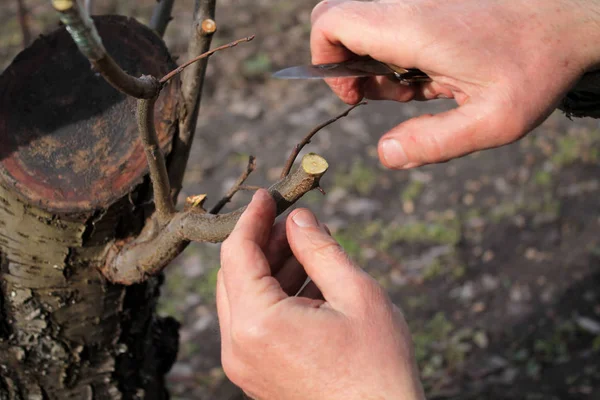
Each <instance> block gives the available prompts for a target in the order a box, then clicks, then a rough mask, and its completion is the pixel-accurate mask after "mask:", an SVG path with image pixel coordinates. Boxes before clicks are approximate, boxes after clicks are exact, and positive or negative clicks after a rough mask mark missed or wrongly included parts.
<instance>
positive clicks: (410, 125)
mask: <svg viewBox="0 0 600 400" xmlns="http://www.w3.org/2000/svg"><path fill="white" fill-rule="evenodd" d="M521 114H522V112H521V110H518V109H516V107H515V106H514V105H511V104H503V105H495V104H494V103H493V102H492V101H487V100H483V99H469V100H468V101H467V102H466V103H465V104H464V105H462V106H460V107H458V108H455V109H453V110H450V111H446V112H443V113H440V114H436V115H422V116H420V117H417V118H413V119H410V120H408V121H406V122H404V123H401V124H400V125H398V126H396V127H395V128H393V129H392V130H391V131H389V132H388V133H386V134H385V135H384V136H383V137H382V138H381V139H380V141H379V146H378V151H379V158H380V160H381V162H382V163H383V164H384V165H385V166H386V167H388V168H394V169H403V168H412V167H416V166H420V165H424V164H430V163H436V162H442V161H447V160H449V159H451V158H455V157H460V156H463V155H466V154H469V153H472V152H474V151H477V150H483V149H488V148H493V147H498V146H501V145H504V144H508V143H511V142H513V141H515V140H517V139H518V138H520V137H521V136H522V135H523V134H525V132H526V130H525V128H524V127H525V126H526V123H525V122H524V119H523V118H522V117H521Z"/></svg>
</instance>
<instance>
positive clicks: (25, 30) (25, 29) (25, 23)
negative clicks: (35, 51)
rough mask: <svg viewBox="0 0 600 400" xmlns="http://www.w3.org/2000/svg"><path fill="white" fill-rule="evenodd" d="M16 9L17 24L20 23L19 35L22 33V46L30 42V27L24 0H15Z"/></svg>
mask: <svg viewBox="0 0 600 400" xmlns="http://www.w3.org/2000/svg"><path fill="white" fill-rule="evenodd" d="M17 9H18V13H19V25H21V35H23V42H22V43H23V48H25V47H27V46H29V43H31V29H29V16H28V15H27V14H28V12H27V7H25V0H17Z"/></svg>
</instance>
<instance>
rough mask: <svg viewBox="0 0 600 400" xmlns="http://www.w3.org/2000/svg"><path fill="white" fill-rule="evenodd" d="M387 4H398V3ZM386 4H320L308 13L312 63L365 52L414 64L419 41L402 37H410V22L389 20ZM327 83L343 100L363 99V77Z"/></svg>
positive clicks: (364, 53)
mask: <svg viewBox="0 0 600 400" xmlns="http://www.w3.org/2000/svg"><path fill="white" fill-rule="evenodd" d="M388 6H389V7H399V6H402V4H401V3H396V4H389V5H388ZM388 6H382V5H381V4H378V3H372V2H359V1H341V2H334V3H332V2H322V3H320V4H319V5H318V6H317V7H315V9H314V10H313V15H312V22H313V26H312V29H311V37H310V47H311V54H312V61H313V64H320V63H331V62H340V61H344V60H347V59H349V58H351V57H352V56H353V55H359V56H365V55H369V56H371V57H373V58H375V59H377V60H380V61H383V62H388V63H394V64H397V65H402V66H403V67H404V68H413V67H416V65H415V61H416V58H415V56H416V55H415V52H414V49H415V48H418V46H419V44H418V43H413V42H414V41H415V40H414V39H413V40H412V41H408V40H406V41H403V40H402V38H405V37H410V36H409V35H408V34H409V33H410V31H411V29H410V27H409V26H408V25H409V22H410V21H391V20H390V18H391V17H390V16H389V15H388V14H391V13H386V10H387V7H388ZM394 15H398V13H397V12H395V13H394ZM406 19H409V17H408V16H407V18H406ZM404 33H406V35H405V34H404ZM391 55H393V57H394V59H393V60H392V59H390V56H391ZM399 60H401V62H398V61H399ZM327 83H328V84H329V86H330V87H331V89H332V90H333V91H334V92H335V93H336V94H337V95H338V96H339V97H340V99H342V100H343V101H345V102H346V103H349V104H355V103H357V102H358V101H360V100H361V99H362V98H363V95H364V93H363V92H364V89H363V83H364V80H360V79H357V78H337V79H331V80H327Z"/></svg>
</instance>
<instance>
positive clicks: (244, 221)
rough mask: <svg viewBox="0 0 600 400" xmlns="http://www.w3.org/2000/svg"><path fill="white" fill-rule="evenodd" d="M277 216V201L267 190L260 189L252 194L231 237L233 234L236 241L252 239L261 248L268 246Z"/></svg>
mask: <svg viewBox="0 0 600 400" xmlns="http://www.w3.org/2000/svg"><path fill="white" fill-rule="evenodd" d="M275 216H276V212H275V201H274V200H273V198H272V197H271V195H270V194H269V193H268V192H267V191H266V190H264V189H260V190H258V191H257V192H256V193H255V194H254V196H252V201H251V202H250V204H248V208H247V209H246V210H245V211H244V213H243V214H242V216H241V217H240V219H239V220H238V222H237V224H235V228H234V229H233V232H231V234H230V235H229V237H230V238H231V237H232V236H233V237H234V240H236V241H240V240H250V241H252V242H255V243H256V244H257V245H258V246H259V247H261V248H263V247H266V244H267V242H268V240H269V236H270V234H271V228H272V226H273V222H274V221H275Z"/></svg>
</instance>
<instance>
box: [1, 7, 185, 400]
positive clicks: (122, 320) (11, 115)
mask: <svg viewBox="0 0 600 400" xmlns="http://www.w3.org/2000/svg"><path fill="white" fill-rule="evenodd" d="M94 20H95V23H96V26H97V27H98V30H99V32H100V35H101V37H102V38H103V42H104V44H105V46H106V48H107V50H108V52H109V53H110V54H111V55H112V56H113V57H114V58H115V60H116V61H117V62H118V63H119V65H121V66H122V67H123V68H124V69H125V71H127V72H128V73H130V74H132V75H134V76H140V75H142V74H150V75H154V76H157V77H161V76H163V75H164V74H165V73H167V72H168V71H170V70H171V69H173V68H175V67H176V65H175V63H174V62H173V60H172V59H171V57H170V55H169V53H168V51H167V49H166V47H165V45H164V43H163V42H162V40H161V39H160V38H159V37H158V36H157V35H156V34H155V33H153V32H152V31H151V30H150V29H148V28H146V27H145V26H143V25H142V24H140V23H138V22H136V21H135V20H133V19H129V18H125V17H120V16H103V17H96V18H95V19H94ZM178 92H179V81H178V80H176V79H175V80H174V81H173V82H171V83H170V84H169V86H168V87H167V88H165V89H164V90H163V91H162V93H161V96H160V98H159V99H158V102H157V105H156V112H155V124H156V128H157V133H158V136H159V140H160V143H161V146H162V148H163V150H164V151H165V152H168V150H169V148H170V143H171V139H172V137H173V134H174V130H175V126H176V125H177V121H176V107H175V106H176V102H177V98H178ZM135 103H136V100H135V99H133V98H126V97H125V96H124V95H122V94H121V93H119V92H117V91H116V90H115V89H113V88H112V87H110V86H109V85H108V84H107V83H106V82H105V81H104V79H103V78H102V77H101V76H100V75H99V74H97V73H95V72H94V71H93V70H92V69H91V67H90V64H89V62H88V61H87V60H86V59H85V58H84V56H83V55H82V54H81V53H80V52H79V50H78V49H77V47H76V45H75V43H74V42H73V40H72V39H71V37H70V36H69V34H68V33H67V32H66V30H65V29H64V28H61V29H59V30H58V31H56V32H54V33H52V34H50V35H48V36H43V37H40V38H39V39H37V40H36V41H35V42H34V43H33V44H32V45H31V46H30V47H29V48H27V49H26V50H24V51H23V52H22V53H21V54H19V55H18V56H17V57H16V58H15V60H14V61H13V63H12V64H11V65H10V66H9V67H8V68H7V69H6V70H5V71H4V73H3V74H2V75H1V76H0V399H28V400H29V399H40V400H41V399H61V400H62V399H121V398H123V399H133V398H139V399H166V398H168V395H167V393H166V390H165V383H164V375H165V374H166V372H167V371H168V370H169V369H170V367H171V365H172V363H173V362H174V360H175V357H176V352H177V345H178V323H177V322H176V321H175V320H173V319H171V318H166V319H160V318H158V317H157V316H156V312H155V307H156V301H157V299H158V296H159V287H160V285H161V278H160V277H154V278H150V279H149V280H148V281H147V282H145V283H143V284H139V285H133V286H127V287H126V286H121V285H113V284H110V283H108V282H107V281H106V280H105V279H104V277H103V276H102V275H101V274H100V273H99V271H98V267H99V266H100V265H102V264H103V263H104V260H105V257H106V254H107V250H108V247H109V246H110V244H111V243H113V242H114V241H115V240H121V239H127V238H131V237H134V236H136V235H137V234H138V233H139V231H140V229H141V227H142V225H143V223H144V221H145V219H146V218H147V217H148V216H149V215H150V213H151V212H152V205H151V202H149V201H148V200H149V194H150V193H151V190H150V188H149V183H148V179H147V165H146V160H145V158H144V157H145V156H144V152H143V151H142V147H141V143H140V140H139V138H138V134H137V128H136V120H135Z"/></svg>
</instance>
